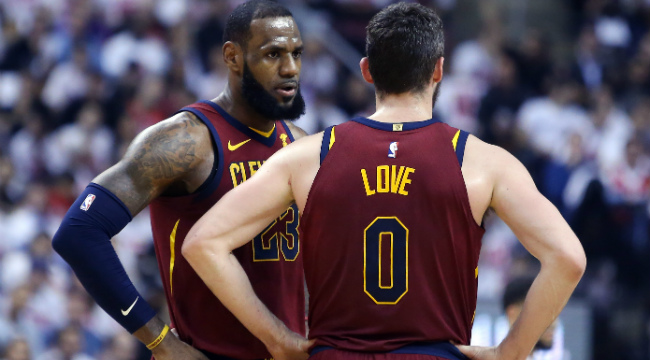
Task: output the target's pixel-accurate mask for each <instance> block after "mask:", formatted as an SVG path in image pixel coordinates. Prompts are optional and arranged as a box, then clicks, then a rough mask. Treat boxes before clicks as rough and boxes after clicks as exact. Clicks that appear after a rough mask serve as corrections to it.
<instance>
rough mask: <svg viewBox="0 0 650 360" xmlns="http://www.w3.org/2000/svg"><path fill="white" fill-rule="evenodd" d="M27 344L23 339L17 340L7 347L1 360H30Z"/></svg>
mask: <svg viewBox="0 0 650 360" xmlns="http://www.w3.org/2000/svg"><path fill="white" fill-rule="evenodd" d="M31 358H32V357H31V352H30V351H29V344H28V343H27V340H25V339H24V338H18V339H16V340H14V341H12V342H11V343H9V345H8V346H7V349H6V350H5V353H4V357H3V358H2V360H31Z"/></svg>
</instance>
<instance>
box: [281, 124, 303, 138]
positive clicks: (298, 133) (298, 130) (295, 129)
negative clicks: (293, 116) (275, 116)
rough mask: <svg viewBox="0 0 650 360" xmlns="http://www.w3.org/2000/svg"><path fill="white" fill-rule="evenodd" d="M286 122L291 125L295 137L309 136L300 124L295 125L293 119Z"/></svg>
mask: <svg viewBox="0 0 650 360" xmlns="http://www.w3.org/2000/svg"><path fill="white" fill-rule="evenodd" d="M284 123H285V124H287V126H288V127H289V130H290V131H291V134H293V138H294V139H296V140H298V139H300V138H303V137H305V136H307V132H306V131H305V130H303V129H301V128H299V127H298V126H296V125H294V124H293V122H291V121H285V122H284Z"/></svg>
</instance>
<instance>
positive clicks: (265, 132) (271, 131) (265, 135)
mask: <svg viewBox="0 0 650 360" xmlns="http://www.w3.org/2000/svg"><path fill="white" fill-rule="evenodd" d="M248 128H249V129H251V130H253V131H255V132H256V133H258V134H260V135H262V136H264V137H271V135H273V131H275V124H273V129H271V130H270V131H261V130H257V129H253V128H252V127H248Z"/></svg>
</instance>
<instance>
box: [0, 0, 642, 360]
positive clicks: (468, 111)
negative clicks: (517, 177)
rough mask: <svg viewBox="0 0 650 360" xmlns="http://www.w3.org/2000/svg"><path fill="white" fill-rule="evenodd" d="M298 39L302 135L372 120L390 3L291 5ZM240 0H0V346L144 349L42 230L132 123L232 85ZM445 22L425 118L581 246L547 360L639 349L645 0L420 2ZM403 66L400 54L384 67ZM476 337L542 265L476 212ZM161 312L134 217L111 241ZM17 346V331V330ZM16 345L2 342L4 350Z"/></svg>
mask: <svg viewBox="0 0 650 360" xmlns="http://www.w3.org/2000/svg"><path fill="white" fill-rule="evenodd" d="M280 2H281V3H283V4H285V5H287V6H288V7H289V8H290V9H291V10H292V11H293V12H294V15H295V17H296V20H297V21H298V23H299V25H300V27H301V30H302V34H303V40H304V43H305V46H306V50H305V53H304V56H303V73H302V91H303V94H304V95H305V98H306V101H307V114H306V115H305V116H304V117H303V118H302V119H300V120H299V121H298V122H297V123H298V125H299V126H302V127H303V128H304V129H305V130H307V131H308V132H309V133H313V132H316V131H318V130H320V129H323V128H325V127H327V126H329V125H331V124H336V123H340V122H343V121H345V120H346V119H349V118H350V117H352V116H354V115H356V114H368V113H369V112H371V111H372V109H373V100H374V98H373V92H372V88H371V87H369V86H368V85H367V84H365V83H364V82H363V81H362V79H361V78H360V76H359V71H358V62H359V59H360V58H361V56H362V54H363V41H364V35H365V34H364V27H365V25H366V24H367V22H368V20H369V19H370V17H371V16H372V15H373V14H374V13H376V12H377V11H378V9H380V8H381V7H383V6H385V5H387V4H389V3H391V2H392V1H390V0H332V1H326V0H305V1H299V0H293V1H290V0H284V1H280ZM239 3H240V1H234V0H228V1H227V0H223V1H222V0H219V1H208V0H159V1H154V0H87V1H84V0H0V26H1V27H0V28H1V31H0V110H1V111H0V234H2V235H0V354H5V358H6V359H11V360H18V359H19V357H16V356H17V355H16V354H17V353H20V351H17V350H16V349H19V350H20V348H24V347H25V345H27V346H28V347H29V350H30V352H31V358H32V359H37V360H49V359H58V358H60V357H59V356H61V355H62V354H69V355H70V354H74V356H73V357H72V358H73V359H76V360H80V359H81V360H83V359H103V360H107V359H119V360H127V359H148V354H147V352H146V349H143V346H141V345H139V344H138V343H136V342H135V340H134V339H133V338H132V337H130V336H129V335H128V334H125V333H124V331H123V330H122V329H121V328H120V327H119V326H118V325H117V324H116V323H115V322H114V321H113V320H112V319H110V318H108V317H107V316H106V315H105V314H104V313H103V312H102V311H101V310H100V309H99V308H98V307H97V306H96V305H95V304H94V303H93V301H92V300H91V299H89V297H88V296H87V295H86V293H85V291H84V290H83V289H82V288H81V287H80V285H79V284H78V282H77V281H76V280H75V278H74V276H73V275H72V274H71V272H70V269H69V268H68V267H67V265H66V264H65V263H64V262H63V261H62V260H61V259H60V258H59V257H58V256H57V255H56V254H54V253H53V251H52V248H51V236H52V234H53V233H54V231H56V229H57V227H58V225H59V223H60V221H61V218H62V216H63V215H64V214H65V212H66V210H67V209H68V207H69V206H70V204H71V203H72V202H73V200H74V199H75V198H76V196H77V194H78V193H79V192H80V191H81V190H82V189H83V188H84V187H85V186H86V184H87V183H88V182H89V181H90V180H91V179H92V178H93V177H94V176H95V175H96V174H98V173H100V172H101V171H103V170H105V169H106V168H107V167H108V166H110V165H111V164H113V163H114V162H116V161H117V159H119V158H120V157H121V155H122V154H123V152H124V150H125V147H126V146H127V145H128V144H129V143H130V141H131V140H132V139H133V137H134V136H135V134H137V133H138V132H139V131H141V130H142V129H144V128H145V127H147V126H149V125H151V124H154V123H156V122H158V121H160V120H161V119H164V118H165V117H167V116H169V115H171V114H172V113H174V112H175V111H176V110H177V109H180V108H181V107H182V106H183V105H185V104H189V103H191V102H194V101H195V100H197V99H211V98H214V97H216V96H217V95H218V94H219V92H220V91H221V89H222V88H223V86H224V84H225V70H224V66H223V64H222V62H221V35H222V31H223V24H224V20H225V17H226V16H227V14H228V13H229V12H230V11H231V9H232V8H233V7H234V6H236V5H237V4H239ZM423 3H424V4H426V5H428V6H432V7H434V8H436V9H438V10H439V13H440V15H441V16H442V18H443V20H444V22H445V28H446V36H447V45H446V51H445V53H446V63H445V64H446V69H445V70H446V74H445V78H444V80H443V84H442V89H441V96H440V99H439V101H438V105H437V106H436V109H435V114H436V116H438V117H440V118H441V119H442V120H443V121H445V122H448V123H450V124H451V125H453V126H456V127H459V128H462V129H465V130H468V131H470V132H472V133H473V134H475V135H476V136H478V137H479V138H481V139H483V140H485V141H488V142H492V143H495V144H497V145H499V146H502V147H504V148H506V149H507V150H509V151H511V152H512V153H514V154H515V155H516V156H517V157H518V158H519V159H520V160H521V161H522V162H523V163H524V164H525V165H526V166H527V167H528V169H529V170H530V172H531V173H532V175H533V177H534V179H535V181H536V183H537V186H538V187H539V189H540V190H541V191H542V192H543V193H544V194H545V195H546V196H547V197H548V198H550V199H551V200H552V201H553V202H554V203H555V204H556V205H557V206H558V208H560V210H561V211H562V213H563V214H564V216H565V217H566V219H567V220H568V221H569V222H570V224H571V225H572V227H573V229H574V230H575V232H576V233H577V234H578V236H579V237H580V239H581V241H582V242H583V245H584V247H585V250H586V252H587V256H588V268H587V272H586V274H585V276H584V279H583V280H582V282H581V283H580V285H579V286H578V288H577V290H576V292H575V295H574V297H573V299H572V300H571V302H570V303H569V305H568V307H567V309H566V310H565V312H564V313H563V314H562V315H561V326H560V328H559V329H561V331H558V334H560V335H558V336H559V337H560V339H561V341H562V342H561V344H562V346H563V348H566V350H567V351H565V352H564V355H563V356H561V357H551V356H550V355H549V356H547V357H544V359H556V358H562V359H565V360H566V359H572V360H583V359H585V360H586V359H608V360H611V359H624V360H625V359H633V360H637V359H650V355H649V343H650V341H649V333H650V321H649V319H650V296H649V295H648V292H649V289H650V276H649V275H650V269H649V268H650V256H649V255H650V250H649V241H648V240H649V239H648V237H649V235H648V234H649V232H648V207H649V199H650V32H649V29H650V1H648V0H618V1H617V0H480V1H479V0H429V1H423ZM395 66H399V61H398V60H396V65H395ZM486 227H487V229H488V232H487V234H486V236H485V238H484V245H483V253H482V256H481V263H480V266H479V269H480V276H479V308H478V312H477V317H476V327H475V331H474V341H475V342H477V343H481V344H490V343H494V342H495V341H498V340H499V336H500V335H499V334H500V333H502V332H503V320H502V319H501V320H500V319H499V318H500V317H502V315H503V310H502V307H501V296H502V292H503V289H504V286H505V285H506V284H507V282H508V281H509V280H510V279H512V278H515V277H517V276H521V275H528V274H534V273H535V272H536V271H537V270H538V268H539V264H538V263H537V261H536V260H535V259H533V258H531V257H530V256H529V255H527V252H526V251H525V250H524V249H523V248H522V247H521V246H520V245H519V244H518V242H517V240H516V238H515V237H514V235H513V234H512V233H511V232H510V231H509V230H508V229H507V227H505V226H504V224H503V223H502V222H500V221H499V220H498V219H495V218H491V219H488V221H487V224H486ZM114 245H115V247H116V249H117V251H118V253H119V255H120V258H121V259H122V261H123V263H124V265H125V267H126V269H127V271H128V273H129V274H130V276H131V278H132V279H133V280H134V282H135V283H136V286H137V288H138V289H139V290H140V291H141V292H142V293H143V294H145V295H146V297H147V299H148V300H149V301H150V303H151V304H152V305H154V306H155V307H156V308H158V309H160V311H162V312H165V304H164V295H163V294H162V289H161V284H160V280H159V278H158V271H157V266H156V261H155V258H154V254H153V246H152V240H151V230H150V225H149V222H148V213H147V211H144V212H142V213H141V214H140V215H139V216H137V217H136V218H135V219H134V221H133V222H132V223H131V224H129V225H128V227H127V228H126V229H125V230H124V231H122V232H121V233H120V234H119V235H118V236H116V237H115V239H114ZM21 339H22V340H21ZM5 350H11V351H5Z"/></svg>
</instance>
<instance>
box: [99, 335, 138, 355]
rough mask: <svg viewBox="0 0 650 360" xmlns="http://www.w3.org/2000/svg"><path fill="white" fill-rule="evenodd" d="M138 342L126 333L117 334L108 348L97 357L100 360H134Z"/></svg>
mask: <svg viewBox="0 0 650 360" xmlns="http://www.w3.org/2000/svg"><path fill="white" fill-rule="evenodd" d="M137 344H138V342H137V341H136V340H135V339H134V338H133V336H131V335H130V334H128V333H127V332H123V331H122V332H119V333H118V334H117V335H115V336H114V337H113V338H112V339H111V342H110V344H109V345H108V348H107V349H106V351H104V353H103V354H102V355H101V356H100V357H99V359H100V360H136V354H137Z"/></svg>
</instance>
